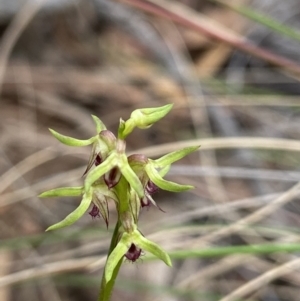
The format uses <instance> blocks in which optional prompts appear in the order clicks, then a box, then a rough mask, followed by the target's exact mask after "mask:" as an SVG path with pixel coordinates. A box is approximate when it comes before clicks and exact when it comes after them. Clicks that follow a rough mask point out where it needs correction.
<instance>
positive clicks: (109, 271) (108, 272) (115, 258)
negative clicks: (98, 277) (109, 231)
mask: <svg viewBox="0 0 300 301" xmlns="http://www.w3.org/2000/svg"><path fill="white" fill-rule="evenodd" d="M128 242H129V241H128V234H127V233H124V234H123V235H122V238H121V240H120V241H119V242H118V244H117V245H116V247H115V248H114V249H113V251H112V252H111V253H110V255H109V257H108V259H107V261H106V265H105V274H104V275H105V281H106V283H108V282H109V281H110V279H111V277H112V275H113V272H114V269H115V268H116V267H117V265H118V263H119V262H120V260H123V256H124V255H125V254H126V252H127V250H128V249H129V246H130V244H129V243H128Z"/></svg>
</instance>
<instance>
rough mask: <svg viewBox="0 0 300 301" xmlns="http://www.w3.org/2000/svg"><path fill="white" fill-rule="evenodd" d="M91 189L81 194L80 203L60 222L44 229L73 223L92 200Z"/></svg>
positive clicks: (52, 228) (58, 227)
mask: <svg viewBox="0 0 300 301" xmlns="http://www.w3.org/2000/svg"><path fill="white" fill-rule="evenodd" d="M92 193H93V192H92V191H89V192H88V193H85V194H84V195H83V198H82V201H81V203H80V205H79V206H78V207H77V208H76V209H75V210H74V211H73V212H72V213H70V214H69V215H68V216H67V217H66V218H65V219H64V220H62V221H61V222H59V223H57V224H54V225H52V226H50V227H49V228H48V229H47V230H46V231H50V230H56V229H60V228H63V227H66V226H70V225H72V224H74V223H75V222H76V221H77V220H78V219H79V218H81V217H82V216H83V214H84V213H85V212H86V211H87V209H88V208H89V206H90V204H91V201H92Z"/></svg>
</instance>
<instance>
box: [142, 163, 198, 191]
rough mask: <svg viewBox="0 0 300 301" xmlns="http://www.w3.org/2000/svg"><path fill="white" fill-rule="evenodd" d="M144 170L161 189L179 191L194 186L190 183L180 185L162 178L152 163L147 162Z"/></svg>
mask: <svg viewBox="0 0 300 301" xmlns="http://www.w3.org/2000/svg"><path fill="white" fill-rule="evenodd" d="M145 170H146V173H147V175H148V177H149V178H150V180H151V181H152V182H153V183H154V184H155V185H156V186H158V187H159V188H161V189H163V190H167V191H173V192H181V191H186V190H189V189H192V188H194V186H191V185H180V184H177V183H174V182H171V181H166V180H164V179H163V178H162V177H161V175H160V174H159V172H158V171H157V170H156V169H155V168H154V166H152V164H147V165H146V167H145Z"/></svg>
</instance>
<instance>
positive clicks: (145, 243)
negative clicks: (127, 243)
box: [132, 231, 172, 267]
mask: <svg viewBox="0 0 300 301" xmlns="http://www.w3.org/2000/svg"><path fill="white" fill-rule="evenodd" d="M132 235H133V236H134V237H133V238H132V239H133V243H134V244H136V245H137V246H138V247H139V248H141V249H142V250H144V251H147V252H149V253H151V254H153V255H154V256H155V257H157V258H159V259H161V260H162V261H163V262H164V263H165V264H166V265H168V266H170V267H171V266H172V262H171V259H170V256H169V255H168V253H167V252H166V251H164V250H163V249H162V248H161V247H160V246H159V245H157V244H156V243H154V242H152V241H150V240H148V239H147V238H145V237H144V236H143V235H142V234H141V233H140V232H139V231H135V232H134V233H133V234H132Z"/></svg>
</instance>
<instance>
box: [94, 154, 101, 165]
mask: <svg viewBox="0 0 300 301" xmlns="http://www.w3.org/2000/svg"><path fill="white" fill-rule="evenodd" d="M101 163H102V158H101V157H100V155H99V154H98V155H97V156H96V158H95V166H98V165H100V164H101Z"/></svg>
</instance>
